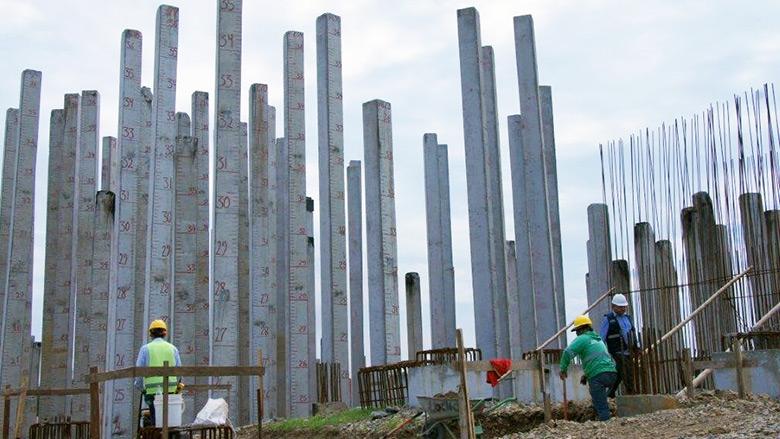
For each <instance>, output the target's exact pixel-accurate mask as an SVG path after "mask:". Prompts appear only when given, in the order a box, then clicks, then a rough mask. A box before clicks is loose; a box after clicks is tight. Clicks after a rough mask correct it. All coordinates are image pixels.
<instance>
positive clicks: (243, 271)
mask: <svg viewBox="0 0 780 439" xmlns="http://www.w3.org/2000/svg"><path fill="white" fill-rule="evenodd" d="M239 126H240V136H241V137H240V142H239V146H240V148H239V151H238V153H239V157H240V160H239V161H238V164H239V171H238V321H239V325H238V327H237V328H236V330H237V332H238V334H237V335H238V364H249V362H250V361H251V360H250V357H252V356H253V355H251V353H250V346H251V345H250V338H251V337H252V333H251V329H250V325H251V321H250V320H249V315H250V310H249V309H250V307H251V293H250V289H249V285H250V284H249V234H250V231H249V142H248V139H249V137H248V135H249V133H248V127H247V124H246V122H241V123H240V125H239ZM254 356H256V355H254ZM249 379H250V378H249V377H248V376H242V377H238V383H239V384H238V398H239V399H240V400H242V401H244V403H242V405H241V411H240V412H238V413H237V416H236V419H237V420H238V422H241V423H242V424H246V423H249V422H250V418H249V400H250V399H251V397H250V394H249ZM255 413H257V412H255Z"/></svg>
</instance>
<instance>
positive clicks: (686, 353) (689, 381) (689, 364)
mask: <svg viewBox="0 0 780 439" xmlns="http://www.w3.org/2000/svg"><path fill="white" fill-rule="evenodd" d="M683 363H684V369H683V370H684V372H685V373H684V375H685V388H686V389H687V392H686V393H687V394H688V399H693V361H691V348H685V349H683Z"/></svg>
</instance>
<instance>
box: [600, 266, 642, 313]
mask: <svg viewBox="0 0 780 439" xmlns="http://www.w3.org/2000/svg"><path fill="white" fill-rule="evenodd" d="M609 269H610V275H609V278H610V279H611V280H612V281H611V285H612V286H611V288H614V289H615V294H622V295H624V296H626V299H628V306H629V312H630V313H631V314H632V315H633V313H634V312H633V306H632V304H631V295H630V293H631V275H630V273H631V272H630V271H629V269H628V261H626V260H625V259H617V260H614V261H612V262H611V263H610V265H609ZM594 315H595V314H594Z"/></svg>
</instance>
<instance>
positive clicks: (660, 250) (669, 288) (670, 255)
mask: <svg viewBox="0 0 780 439" xmlns="http://www.w3.org/2000/svg"><path fill="white" fill-rule="evenodd" d="M674 261H675V257H674V250H673V247H672V243H671V241H669V240H665V239H664V240H660V241H657V242H656V243H655V266H656V268H655V272H656V275H657V276H658V288H659V289H658V291H657V297H658V302H657V303H658V305H659V307H658V309H655V310H654V311H655V315H656V320H657V322H658V326H657V328H658V329H659V330H660V332H661V334H666V333H667V332H669V331H670V330H671V329H672V328H674V327H675V326H676V325H677V324H678V323H680V322H681V321H682V316H681V312H680V291H679V286H678V285H679V284H678V281H677V269H676V268H675V266H674ZM714 292H715V290H713V291H712V293H714ZM642 294H644V293H642ZM699 319H701V316H700V317H699ZM711 323H712V322H711ZM713 328H714V326H713ZM682 343H683V339H682V332H677V333H676V334H675V335H674V337H673V339H672V340H671V343H669V344H667V345H663V346H662V352H668V353H669V354H671V355H677V352H678V351H679V350H680V349H682V348H683V347H684V346H683V344H682ZM701 347H703V346H701Z"/></svg>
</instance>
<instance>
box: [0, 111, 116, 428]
mask: <svg viewBox="0 0 780 439" xmlns="http://www.w3.org/2000/svg"><path fill="white" fill-rule="evenodd" d="M12 121H13V123H11V122H12ZM18 126H19V110H15V109H9V110H8V113H7V116H6V130H5V134H6V137H5V153H4V154H5V155H4V161H3V192H2V194H3V195H2V211H0V254H8V244H9V241H10V239H8V238H9V235H8V232H9V228H10V226H11V222H10V221H11V196H12V195H11V194H12V193H13V192H12V189H13V179H14V176H13V175H10V174H11V173H12V172H13V170H14V169H16V160H15V157H13V155H15V153H16V141H15V140H12V141H9V134H10V133H9V129H11V130H12V132H13V133H14V134H13V135H12V136H11V137H14V138H15V135H17V134H18V131H17V129H16V127H18ZM64 136H65V112H64V110H52V112H51V118H50V120H49V176H48V177H49V178H48V183H47V186H48V191H47V200H46V204H47V206H46V262H45V268H44V284H43V325H42V326H43V327H42V331H41V333H42V337H41V340H42V341H41V366H40V370H41V371H45V373H41V374H40V376H41V379H40V384H41V387H43V388H50V387H51V384H50V383H51V379H52V375H51V373H50V370H51V366H52V355H53V351H52V346H53V343H52V337H53V334H54V328H53V325H54V311H55V309H56V307H57V305H56V303H55V300H56V298H57V290H58V286H57V259H58V258H59V246H58V244H59V241H58V239H57V237H58V235H57V234H58V233H59V226H60V208H59V201H60V190H61V188H62V186H61V180H62V176H61V166H62V146H63V140H64ZM9 149H10V150H12V151H13V153H9ZM0 270H2V271H1V272H0V274H2V275H3V277H0V279H3V278H4V277H5V275H4V274H5V273H6V270H7V266H6V264H5V262H3V263H2V264H0ZM1 294H3V295H4V294H5V292H4V291H3V292H2V293H1ZM3 297H4V296H3ZM3 302H4V301H3V300H2V299H0V303H2V304H0V311H2V307H3V305H4V303H3ZM0 315H3V314H0ZM0 318H2V317H0ZM103 367H104V368H105V364H103ZM50 413H51V398H50V397H48V396H40V397H39V400H38V414H39V415H40V416H41V418H49V417H50V416H51V415H50Z"/></svg>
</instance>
